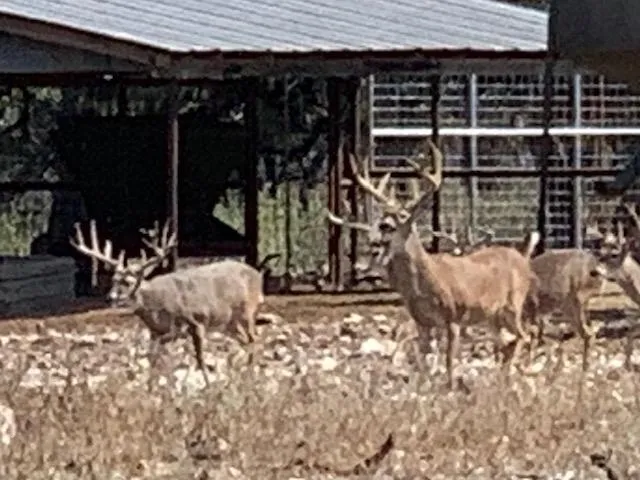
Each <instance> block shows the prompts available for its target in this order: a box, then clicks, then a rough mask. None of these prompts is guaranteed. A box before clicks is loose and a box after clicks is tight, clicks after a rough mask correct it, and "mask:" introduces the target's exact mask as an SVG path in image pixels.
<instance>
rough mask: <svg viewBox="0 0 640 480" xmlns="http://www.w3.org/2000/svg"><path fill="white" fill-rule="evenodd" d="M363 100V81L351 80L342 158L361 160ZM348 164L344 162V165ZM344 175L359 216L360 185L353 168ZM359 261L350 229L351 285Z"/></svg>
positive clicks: (353, 208)
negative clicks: (348, 180)
mask: <svg viewBox="0 0 640 480" xmlns="http://www.w3.org/2000/svg"><path fill="white" fill-rule="evenodd" d="M361 99H362V79H361V78H359V77H354V78H351V79H349V84H348V91H347V98H346V101H347V108H348V115H347V119H346V135H347V138H348V139H349V141H348V142H345V148H344V149H343V155H342V158H343V159H344V158H348V156H349V155H355V156H356V158H361V155H360V151H361V144H362V134H361V128H360V126H361V125H360V123H361V113H362V111H361V108H360V106H361V105H360V104H361ZM347 163H348V162H344V161H343V168H344V166H345V165H344V164H347ZM344 175H345V176H346V177H347V178H349V179H350V180H351V182H350V183H349V186H348V187H347V200H348V202H349V207H350V210H351V215H354V216H356V215H358V184H357V183H356V181H355V178H354V176H353V172H352V170H351V166H350V165H349V167H347V168H345V169H344ZM357 261H358V231H357V230H356V229H355V228H352V229H349V266H350V270H351V271H350V277H351V278H350V283H351V285H352V286H353V285H355V284H356V279H357V270H356V262H357Z"/></svg>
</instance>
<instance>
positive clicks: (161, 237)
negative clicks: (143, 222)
mask: <svg viewBox="0 0 640 480" xmlns="http://www.w3.org/2000/svg"><path fill="white" fill-rule="evenodd" d="M159 225H160V223H159V222H158V221H157V220H156V221H155V222H154V231H155V235H154V237H155V238H153V239H152V240H148V239H146V238H143V239H142V243H143V244H144V245H146V246H147V247H149V248H150V249H151V250H153V252H154V253H155V255H156V256H155V258H150V259H148V260H147V261H146V262H145V264H144V266H145V267H146V266H148V265H150V264H152V263H154V262H157V261H158V260H164V258H165V257H167V256H168V255H169V253H170V252H171V249H173V248H175V247H177V246H178V236H177V235H176V232H172V233H171V235H169V227H170V225H171V221H170V219H167V221H166V222H165V224H164V227H163V228H162V232H160V231H159ZM148 232H149V231H148V230H147V235H149V233H148ZM149 236H150V235H149Z"/></svg>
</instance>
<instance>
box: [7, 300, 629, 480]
mask: <svg viewBox="0 0 640 480" xmlns="http://www.w3.org/2000/svg"><path fill="white" fill-rule="evenodd" d="M593 307H594V315H595V317H596V318H597V319H599V320H600V321H606V322H607V328H606V329H605V332H606V334H607V337H609V338H604V337H603V338H599V339H598V342H597V348H596V349H595V350H596V352H594V354H593V358H592V368H591V371H590V373H589V375H588V377H587V379H586V387H585V390H584V394H583V398H582V401H581V403H580V404H578V403H577V402H578V398H577V391H578V389H577V385H578V379H579V367H578V366H577V365H578V364H579V358H578V356H577V353H578V347H579V345H578V342H577V340H575V339H569V340H567V341H566V342H565V349H566V350H567V351H568V352H569V361H568V362H566V365H565V368H564V370H562V371H556V370H557V369H554V368H553V367H554V362H553V358H551V359H550V360H549V362H548V363H547V364H544V365H543V362H544V358H545V357H544V356H543V355H540V358H539V360H538V363H539V364H540V366H541V367H542V373H541V374H539V375H538V376H535V377H523V376H521V375H516V376H515V382H514V384H513V386H512V387H511V388H506V387H505V386H504V382H503V379H502V378H501V376H500V375H499V373H498V370H497V369H496V368H495V365H494V362H493V357H492V355H490V353H489V350H488V348H487V346H488V344H487V341H486V339H487V338H486V335H484V334H483V332H482V330H481V329H476V330H475V331H474V332H472V338H473V341H472V339H470V338H468V339H466V340H465V341H464V352H463V355H462V362H461V363H460V364H459V365H458V367H457V373H458V375H460V377H461V379H462V380H461V382H460V388H459V389H458V390H457V391H456V392H448V391H447V390H446V388H445V382H446V381H445V378H446V376H445V374H444V370H443V367H444V365H443V363H444V362H443V361H440V362H435V359H433V358H431V359H429V363H430V364H431V365H432V369H431V370H432V371H431V372H427V373H419V372H418V371H417V369H416V367H415V361H414V354H413V348H412V345H413V344H412V343H411V342H403V339H404V338H407V337H408V335H409V334H410V332H411V324H410V322H408V321H407V319H408V317H407V315H406V313H405V312H404V310H403V309H402V308H401V307H400V306H399V303H398V301H397V298H396V297H395V296H393V295H390V294H379V295H374V294H368V295H357V296H355V295H352V296H348V295H339V296H324V297H323V296H316V295H304V296H288V297H279V296H274V297H269V298H268V305H267V308H266V309H265V310H266V311H269V312H272V313H274V314H275V315H274V316H273V318H272V321H271V322H270V323H265V324H263V325H261V326H260V327H259V329H260V334H261V342H260V345H259V347H257V351H256V352H255V353H254V358H255V359H256V362H255V363H256V364H255V365H254V367H253V368H249V367H247V366H246V362H244V361H243V360H244V359H243V358H242V357H240V356H239V355H235V354H234V352H237V347H236V346H235V345H234V344H233V343H232V342H230V341H228V340H225V339H223V338H221V337H220V336H218V335H216V334H213V333H212V334H211V335H210V340H209V343H208V345H207V351H208V353H209V357H208V362H209V364H210V365H211V366H212V372H211V378H212V379H214V382H213V385H212V387H211V388H210V389H204V388H203V381H202V376H201V374H200V373H199V372H197V371H196V370H195V367H194V363H195V362H194V361H193V358H192V354H191V345H190V344H187V343H186V342H176V343H175V344H173V345H171V346H170V347H169V353H168V354H166V355H165V356H164V357H163V365H162V367H161V368H160V369H159V371H157V372H155V373H153V374H150V373H149V369H148V365H147V363H146V358H145V350H146V347H147V339H146V335H145V332H144V331H143V330H142V329H141V328H139V325H138V322H137V321H136V320H135V318H134V317H132V316H131V315H130V314H128V313H127V312H126V311H124V310H104V309H102V310H101V309H97V308H94V309H93V310H90V311H88V312H87V311H85V312H80V313H71V314H69V313H66V314H62V313H61V314H60V315H58V316H55V317H54V316H52V317H49V318H45V319H17V320H9V321H6V322H4V323H2V324H0V344H1V345H2V348H1V350H0V362H1V365H2V377H1V382H2V386H1V387H0V393H1V394H2V397H1V398H0V403H2V404H3V405H5V406H6V407H10V409H12V410H13V412H14V413H15V422H16V431H15V436H14V438H13V440H12V441H11V442H9V441H8V437H7V438H6V439H5V440H6V443H0V478H3V479H5V478H6V479H13V478H16V479H29V480H32V479H33V480H35V479H90V478H95V479H133V478H140V479H143V478H153V479H175V480H180V479H233V478H252V479H262V480H264V479H289V478H301V479H313V478H379V479H384V478H388V479H414V478H415V479H426V478H430V479H438V478H442V479H445V478H446V479H453V478H478V479H480V478H482V479H498V478H505V479H506V478H532V479H533V478H540V479H543V478H558V479H567V480H569V479H572V478H576V479H577V478H589V479H597V478H607V477H606V473H605V471H604V470H602V469H600V468H598V467H597V466H594V465H592V461H591V459H590V455H593V454H600V455H605V456H606V455H607V452H608V450H609V449H611V450H612V452H613V455H612V457H611V458H610V460H609V462H608V463H609V464H610V465H611V467H612V468H613V469H614V470H615V471H612V472H610V474H611V475H614V476H612V477H610V478H632V476H633V474H634V468H635V467H634V466H639V465H640V402H639V401H638V398H639V397H638V393H639V392H640V390H639V389H640V376H639V375H640V374H638V373H632V372H628V371H626V370H625V369H624V368H622V367H621V365H622V362H623V355H622V352H623V346H622V343H621V341H620V340H619V339H616V338H611V337H615V336H616V334H619V333H621V332H622V331H623V330H624V328H623V327H624V323H625V322H624V321H622V320H620V319H621V318H622V317H625V316H626V317H627V318H631V319H633V316H634V315H635V313H634V311H633V309H632V308H631V303H630V302H629V301H625V300H624V298H623V297H621V296H620V295H616V294H615V292H609V294H607V295H606V296H604V297H602V298H601V299H598V301H597V302H595V304H594V305H593ZM278 317H280V318H278ZM551 344H553V342H551V341H550V345H551ZM638 348H639V349H640V345H639V347H638ZM185 349H186V351H187V352H186V353H185V352H184V350H185ZM232 354H233V355H232ZM230 356H235V357H236V358H235V359H234V363H233V366H232V367H228V366H227V365H226V359H227V358H229V357H230ZM636 360H637V359H636ZM213 369H215V372H214V370H213ZM1 413H2V412H1V411H0V414H1ZM3 429H5V430H6V429H7V428H6V424H5V426H3V424H2V422H0V439H2V433H3V432H2V430H3ZM9 433H11V432H9ZM596 463H598V461H596ZM600 463H605V462H604V461H603V460H602V459H600ZM615 475H618V477H615Z"/></svg>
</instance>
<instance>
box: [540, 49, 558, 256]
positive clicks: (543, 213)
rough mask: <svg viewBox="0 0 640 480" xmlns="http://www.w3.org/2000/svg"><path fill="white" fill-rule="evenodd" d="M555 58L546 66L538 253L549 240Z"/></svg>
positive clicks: (548, 59)
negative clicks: (548, 189)
mask: <svg viewBox="0 0 640 480" xmlns="http://www.w3.org/2000/svg"><path fill="white" fill-rule="evenodd" d="M554 62H555V59H554V58H553V57H552V56H551V55H549V57H548V58H547V60H546V62H545V66H544V87H543V93H544V100H543V105H542V107H543V112H542V121H543V132H542V155H541V156H540V191H539V204H538V233H539V234H540V242H539V243H538V246H537V248H536V252H537V253H542V252H544V249H545V242H546V240H547V183H548V176H549V157H550V156H551V152H552V150H553V139H552V138H551V133H550V132H549V129H550V128H551V122H552V121H553V109H552V101H553V67H554Z"/></svg>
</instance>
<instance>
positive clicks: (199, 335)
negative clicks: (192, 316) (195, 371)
mask: <svg viewBox="0 0 640 480" xmlns="http://www.w3.org/2000/svg"><path fill="white" fill-rule="evenodd" d="M188 332H189V335H190V336H191V341H192V342H193V349H194V351H195V355H196V362H197V363H198V368H199V369H200V371H202V376H203V377H204V383H205V385H206V386H207V387H209V386H210V385H211V384H210V382H209V375H208V371H207V365H206V364H205V363H204V355H203V350H204V342H205V333H206V331H205V328H204V324H203V323H202V322H198V321H190V322H189V328H188Z"/></svg>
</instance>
